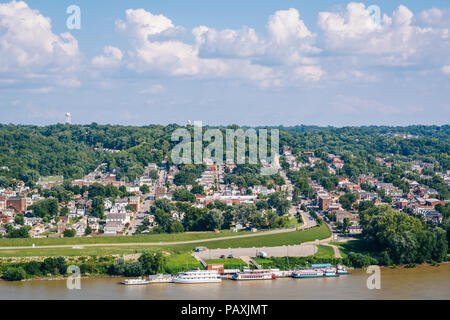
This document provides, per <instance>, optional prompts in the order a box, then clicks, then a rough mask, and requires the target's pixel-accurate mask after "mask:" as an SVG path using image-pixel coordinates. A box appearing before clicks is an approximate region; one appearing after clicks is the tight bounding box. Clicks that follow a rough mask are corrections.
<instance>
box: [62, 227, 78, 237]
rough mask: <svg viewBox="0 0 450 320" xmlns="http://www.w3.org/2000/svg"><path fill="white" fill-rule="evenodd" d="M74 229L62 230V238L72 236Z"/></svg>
mask: <svg viewBox="0 0 450 320" xmlns="http://www.w3.org/2000/svg"><path fill="white" fill-rule="evenodd" d="M75 234H76V231H75V230H74V229H66V230H64V233H63V235H64V238H74V237H75Z"/></svg>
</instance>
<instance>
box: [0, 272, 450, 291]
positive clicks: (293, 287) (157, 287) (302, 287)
mask: <svg viewBox="0 0 450 320" xmlns="http://www.w3.org/2000/svg"><path fill="white" fill-rule="evenodd" d="M369 277H370V274H367V273H366V272H365V271H362V270H355V271H353V272H352V274H351V275H345V276H340V277H338V278H318V279H290V278H285V279H276V280H272V281H270V280H266V281H248V282H246V281H231V280H224V281H223V282H222V283H217V284H215V283H212V284H185V285H182V284H172V283H166V284H151V285H146V286H123V285H120V284H119V283H120V281H121V280H122V279H118V278H97V279H82V280H81V289H80V290H69V289H68V288H67V281H65V280H55V281H47V280H46V281H27V282H19V283H12V282H4V281H0V300H8V299H31V300H44V299H50V300H59V299H63V300H64V299H67V300H79V299H87V300H103V299H108V300H128V299H137V300H311V299H320V300H323V299H325V300H328V299H338V300H347V299H353V300H357V299H385V300H391V299H446V300H448V299H450V265H449V264H447V265H442V266H440V267H431V266H419V267H417V268H414V269H403V268H402V269H389V268H382V269H381V289H380V290H377V289H373V290H369V289H368V288H367V284H366V283H367V279H368V278H369Z"/></svg>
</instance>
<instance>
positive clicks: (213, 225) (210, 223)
mask: <svg viewBox="0 0 450 320" xmlns="http://www.w3.org/2000/svg"><path fill="white" fill-rule="evenodd" d="M224 221H225V219H224V217H223V214H222V212H220V210H218V209H212V210H211V211H209V212H208V214H207V215H206V224H207V228H208V230H214V229H219V230H220V229H221V228H222V226H223V224H224Z"/></svg>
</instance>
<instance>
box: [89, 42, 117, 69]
mask: <svg viewBox="0 0 450 320" xmlns="http://www.w3.org/2000/svg"><path fill="white" fill-rule="evenodd" d="M103 52H104V54H103V55H100V56H96V57H94V58H93V59H92V64H93V65H94V66H96V67H101V68H103V67H115V66H118V65H119V64H120V63H121V62H122V58H123V54H122V51H120V49H118V48H116V47H113V46H106V47H104V48H103Z"/></svg>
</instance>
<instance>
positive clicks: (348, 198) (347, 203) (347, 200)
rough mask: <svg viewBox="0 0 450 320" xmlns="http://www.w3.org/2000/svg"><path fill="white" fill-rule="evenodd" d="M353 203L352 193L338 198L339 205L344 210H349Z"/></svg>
mask: <svg viewBox="0 0 450 320" xmlns="http://www.w3.org/2000/svg"><path fill="white" fill-rule="evenodd" d="M355 201H356V194H354V193H353V192H347V193H346V194H344V195H342V196H341V197H340V198H339V202H340V203H341V205H342V208H344V209H346V210H350V209H351V208H352V205H353V203H354V202H355Z"/></svg>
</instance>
